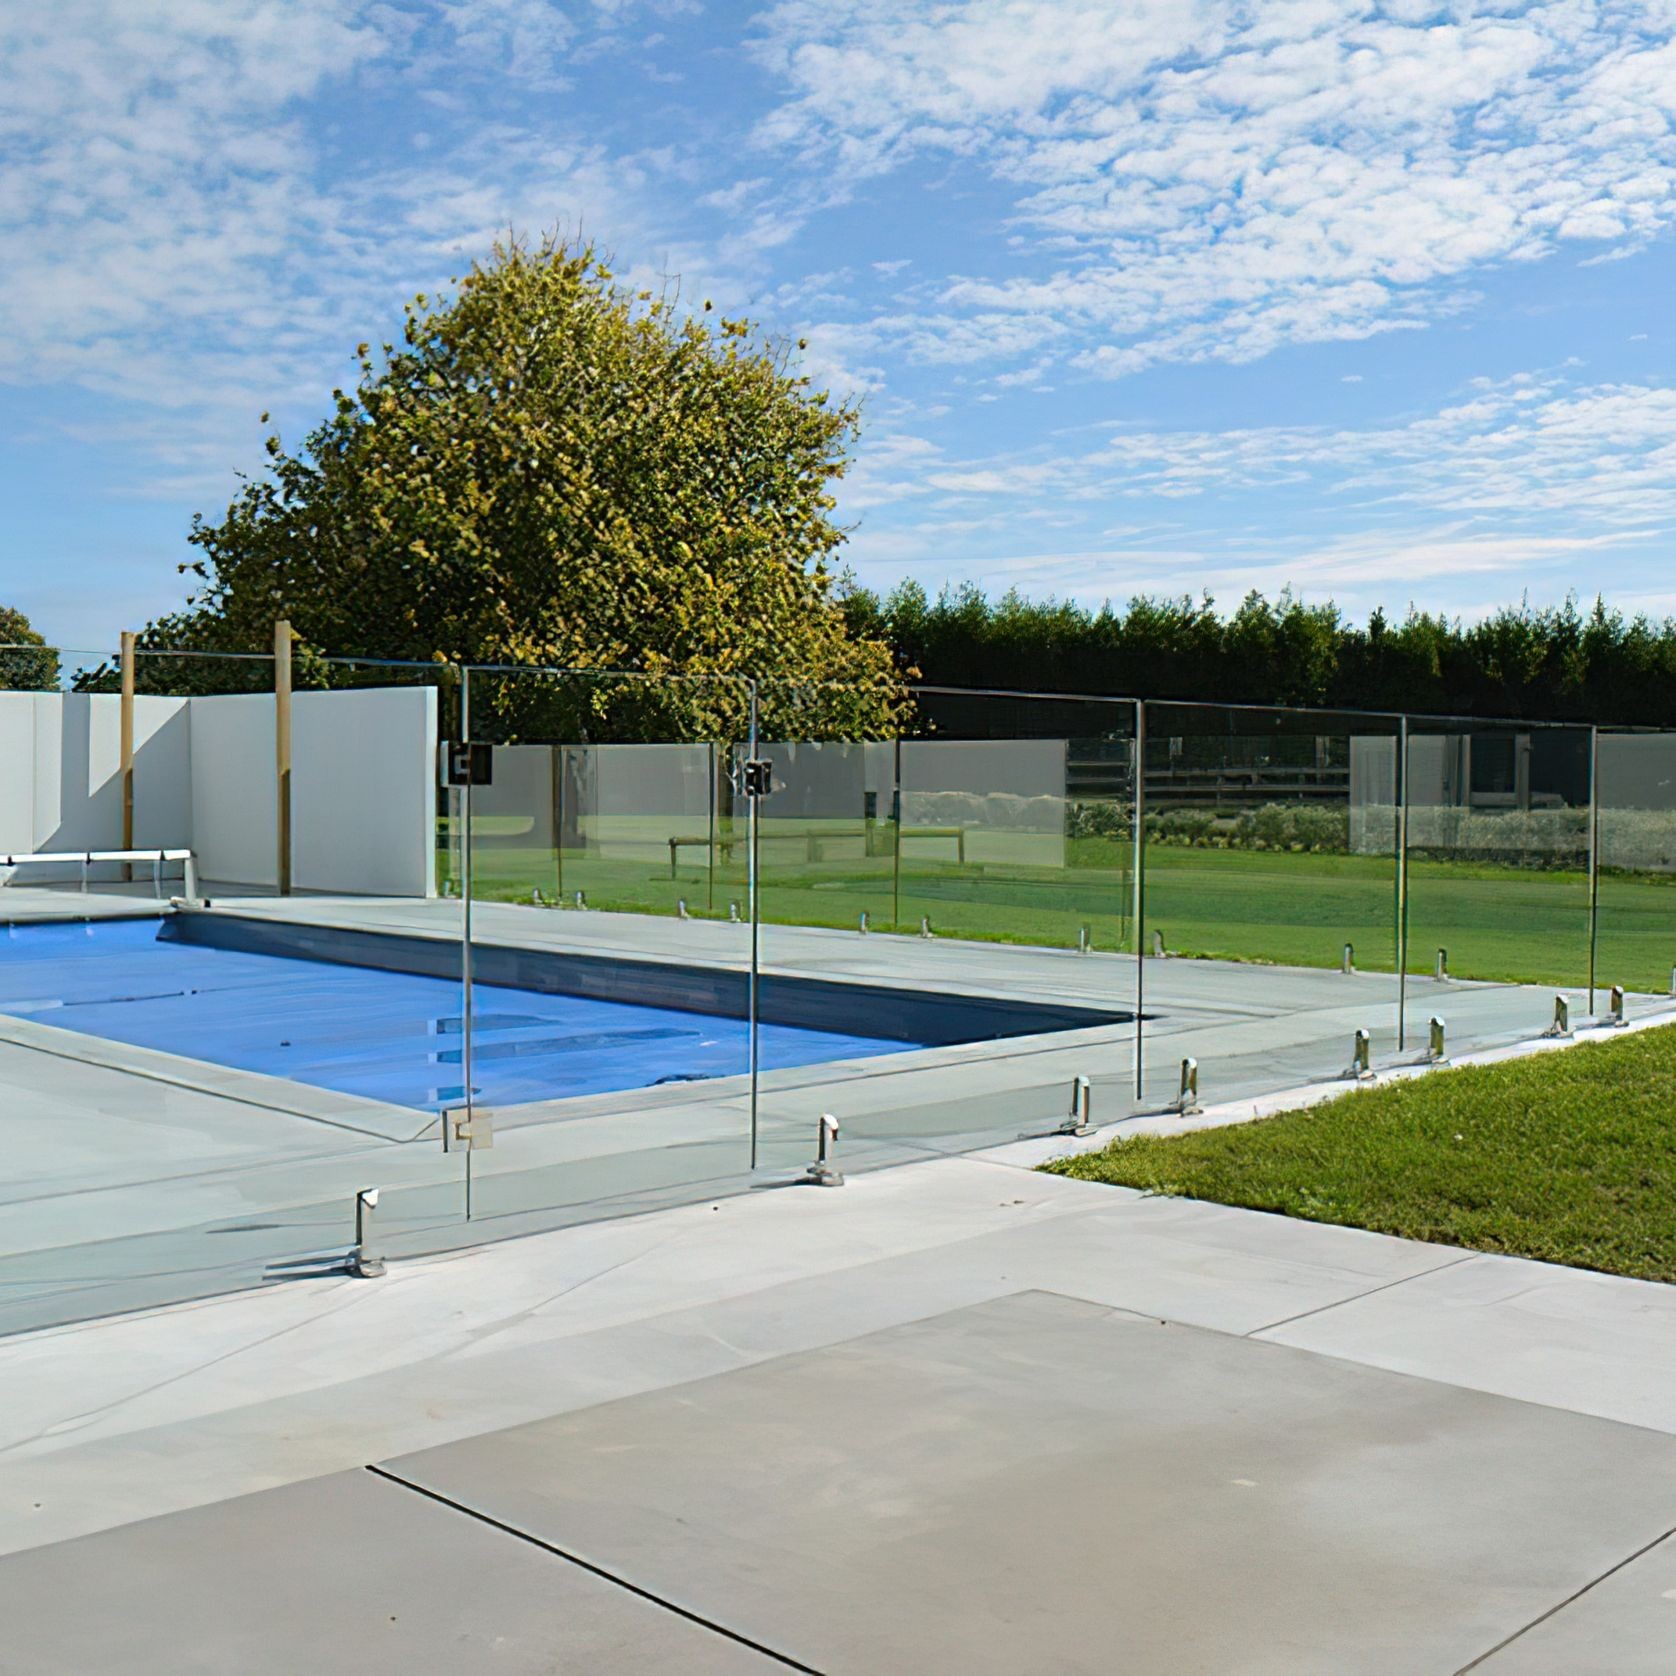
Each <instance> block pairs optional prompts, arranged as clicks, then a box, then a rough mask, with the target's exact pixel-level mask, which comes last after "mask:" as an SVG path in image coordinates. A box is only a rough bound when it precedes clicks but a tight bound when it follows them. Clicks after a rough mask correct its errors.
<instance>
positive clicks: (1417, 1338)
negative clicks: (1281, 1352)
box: [1263, 1248, 1676, 1668]
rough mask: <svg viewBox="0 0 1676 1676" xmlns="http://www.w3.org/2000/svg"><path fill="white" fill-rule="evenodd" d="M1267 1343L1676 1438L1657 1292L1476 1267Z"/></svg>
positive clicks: (1670, 1305)
mask: <svg viewBox="0 0 1676 1676" xmlns="http://www.w3.org/2000/svg"><path fill="white" fill-rule="evenodd" d="M1434 1249H1436V1248H1434ZM1263 1336H1264V1337H1266V1338H1272V1339H1274V1340H1275V1341H1276V1342H1277V1343H1280V1344H1290V1345H1295V1346H1297V1347H1299V1348H1300V1349H1305V1350H1318V1351H1322V1352H1324V1353H1326V1354H1328V1355H1332V1356H1345V1357H1349V1358H1351V1359H1352V1360H1354V1361H1358V1362H1365V1363H1368V1364H1369V1365H1371V1366H1374V1367H1383V1368H1390V1369H1393V1370H1394V1371H1397V1372H1401V1373H1418V1374H1423V1375H1424V1376H1425V1377H1427V1378H1429V1379H1445V1380H1448V1381H1450V1382H1451V1383H1452V1384H1458V1385H1469V1386H1472V1387H1473V1388H1474V1389H1476V1390H1480V1391H1493V1392H1499V1393H1502V1394H1504V1395H1509V1396H1518V1397H1520V1398H1523V1399H1524V1400H1525V1401H1527V1402H1542V1403H1551V1404H1552V1405H1554V1406H1555V1407H1557V1408H1569V1409H1574V1410H1576V1411H1578V1412H1579V1413H1584V1414H1597V1415H1600V1416H1602V1417H1603V1418H1605V1419H1610V1420H1622V1421H1626V1422H1628V1423H1629V1424H1631V1425H1637V1426H1654V1427H1657V1428H1659V1429H1660V1430H1662V1431H1676V1287H1671V1286H1663V1285H1660V1284H1659V1283H1658V1282H1656V1281H1650V1280H1627V1279H1625V1278H1624V1277H1623V1276H1621V1275H1604V1274H1591V1273H1589V1272H1588V1271H1587V1270H1585V1269H1569V1268H1562V1267H1561V1266H1559V1265H1558V1264H1554V1263H1536V1262H1532V1261H1530V1260H1529V1259H1527V1258H1520V1257H1495V1256H1484V1255H1471V1256H1468V1257H1467V1258H1466V1259H1465V1261H1462V1262H1459V1263H1452V1264H1449V1265H1448V1266H1446V1267H1445V1266H1439V1267H1437V1268H1435V1269H1433V1270H1432V1271H1431V1272H1430V1273H1428V1274H1425V1275H1420V1276H1417V1277H1416V1278H1415V1279H1414V1280H1411V1281H1409V1282H1408V1283H1407V1284H1405V1285H1403V1286H1400V1287H1392V1288H1390V1289H1389V1290H1385V1291H1379V1292H1369V1293H1367V1294H1366V1295H1365V1296H1363V1297H1359V1298H1355V1299H1353V1300H1351V1301H1349V1302H1346V1303H1343V1304H1340V1305H1338V1306H1337V1307H1335V1308H1333V1309H1329V1310H1324V1311H1322V1312H1321V1313H1320V1314H1318V1315H1311V1316H1307V1317H1305V1318H1303V1319H1302V1320H1298V1321H1293V1322H1290V1323H1288V1324H1286V1325H1284V1326H1277V1327H1276V1328H1274V1329H1273V1330H1272V1331H1271V1332H1267V1333H1265V1334H1264V1335H1263ZM1672 1522H1673V1523H1676V1520H1673V1521H1672ZM1672 1664H1673V1668H1676V1657H1673V1660H1672Z"/></svg>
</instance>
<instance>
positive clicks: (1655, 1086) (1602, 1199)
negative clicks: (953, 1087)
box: [1044, 1029, 1676, 1281]
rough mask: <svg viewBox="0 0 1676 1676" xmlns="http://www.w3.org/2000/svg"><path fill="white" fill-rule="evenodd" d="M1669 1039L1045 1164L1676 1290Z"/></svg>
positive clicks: (1588, 1046) (1404, 1086)
mask: <svg viewBox="0 0 1676 1676" xmlns="http://www.w3.org/2000/svg"><path fill="white" fill-rule="evenodd" d="M1673 1112H1676V1029H1657V1030H1648V1031H1642V1032H1638V1033H1636V1034H1635V1035H1633V1036H1619V1037H1616V1038H1614V1039H1610V1040H1602V1041H1597V1042H1589V1043H1585V1044H1581V1045H1578V1046H1576V1047H1572V1048H1567V1049H1565V1050H1563V1051H1561V1052H1557V1053H1546V1054H1539V1055H1536V1056H1533V1057H1531V1058H1529V1059H1522V1060H1515V1061H1511V1062H1509V1063H1505V1064H1499V1065H1480V1066H1469V1067H1465V1068H1463V1069H1460V1070H1454V1071H1438V1072H1434V1073H1431V1074H1429V1075H1426V1076H1423V1077H1420V1078H1417V1079H1415V1080H1412V1081H1408V1082H1402V1083H1393V1084H1387V1085H1386V1086H1384V1087H1380V1088H1375V1089H1368V1090H1362V1091H1358V1092H1354V1093H1349V1094H1345V1095H1343V1096H1341V1097H1340V1098H1338V1099H1336V1100H1332V1101H1329V1102H1328V1103H1326V1104H1325V1105H1321V1106H1316V1107H1314V1108H1311V1109H1308V1110H1303V1111H1295V1112H1287V1113H1284V1114H1282V1115H1280V1116H1277V1117H1272V1118H1266V1119H1263V1120H1260V1121H1257V1122H1252V1123H1242V1124H1237V1125H1234V1126H1233V1127H1230V1128H1226V1129H1207V1130H1201V1131H1199V1132H1197V1133H1194V1134H1187V1135H1180V1136H1158V1137H1153V1136H1135V1137H1134V1138H1132V1139H1129V1140H1121V1141H1117V1142H1115V1143H1114V1144H1113V1145H1111V1146H1110V1147H1108V1148H1106V1149H1105V1150H1104V1151H1101V1152H1096V1153H1090V1154H1087V1155H1085V1156H1083V1157H1080V1158H1071V1159H1064V1160H1061V1161H1059V1162H1057V1163H1054V1164H1049V1165H1045V1166H1044V1168H1045V1169H1047V1170H1049V1171H1050V1172H1052V1173H1054V1174H1058V1175H1065V1176H1072V1177H1075V1178H1076V1179H1078V1180H1080V1181H1100V1182H1110V1183H1114V1184H1117V1185H1121V1186H1124V1187H1138V1188H1141V1189H1144V1190H1145V1191H1147V1192H1152V1193H1162V1194H1169V1195H1173V1196H1178V1197H1185V1198H1193V1199H1208V1200H1213V1201H1215V1202H1216V1203H1218V1204H1225V1205H1242V1206H1246V1207H1248V1208H1250V1209H1252V1210H1264V1211H1276V1212H1279V1213H1280V1214H1282V1215H1285V1216H1296V1217H1301V1218H1303V1219H1305V1220H1307V1221H1311V1222H1331V1223H1337V1224H1340V1225H1342V1226H1347V1227H1355V1228H1370V1229H1373V1230H1374V1231H1375V1232H1378V1233H1383V1234H1400V1235H1402V1236H1403V1237H1405V1238H1408V1239H1417V1240H1430V1241H1434V1242H1437V1243H1439V1244H1444V1245H1455V1246H1463V1247H1466V1248H1469V1249H1471V1250H1474V1251H1496V1252H1507V1253H1511V1254H1513V1255H1516V1256H1520V1257H1536V1258H1540V1259H1542V1260H1543V1261H1544V1262H1553V1263H1568V1264H1572V1265H1574V1266H1577V1267H1582V1268H1589V1269H1603V1270H1606V1271H1607V1272H1609V1273H1612V1274H1622V1275H1633V1276H1636V1277H1637V1278H1639V1279H1643V1280H1662V1281H1676V1123H1673V1122H1672V1113H1673Z"/></svg>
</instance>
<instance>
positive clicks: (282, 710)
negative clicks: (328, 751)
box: [274, 617, 292, 896]
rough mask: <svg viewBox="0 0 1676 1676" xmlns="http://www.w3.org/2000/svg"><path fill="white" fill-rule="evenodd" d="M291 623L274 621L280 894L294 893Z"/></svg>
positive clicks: (277, 879)
mask: <svg viewBox="0 0 1676 1676" xmlns="http://www.w3.org/2000/svg"><path fill="white" fill-rule="evenodd" d="M291 638H292V637H291V625H290V623H288V622H287V621H286V620H285V619H284V618H283V617H282V618H280V620H279V621H278V622H277V623H275V624H274V769H275V772H276V774H277V776H278V793H279V796H278V820H277V825H278V837H279V849H278V867H277V869H276V875H277V877H276V882H277V884H278V886H279V894H280V895H281V896H289V895H290V894H291Z"/></svg>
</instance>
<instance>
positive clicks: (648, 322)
mask: <svg viewBox="0 0 1676 1676" xmlns="http://www.w3.org/2000/svg"><path fill="white" fill-rule="evenodd" d="M357 358H358V361H359V371H360V376H359V380H358V383H357V385H356V387H355V388H354V390H352V391H348V392H346V391H343V390H337V391H334V392H333V411H332V413H331V415H330V417H328V418H327V419H326V421H325V422H324V423H323V424H321V425H320V426H319V427H318V428H317V429H316V430H314V431H313V432H311V433H310V434H309V435H308V437H307V438H306V439H305V441H304V443H303V446H302V448H301V449H300V450H299V451H297V452H289V451H287V450H286V448H285V447H284V446H283V445H282V443H281V440H280V438H279V437H278V436H271V437H270V438H269V439H268V442H267V452H268V455H269V464H268V468H267V470H266V472H265V473H264V475H263V476H261V477H260V478H259V479H256V480H252V481H249V482H247V483H246V484H245V486H244V488H243V489H242V490H241V491H240V493H239V494H238V496H237V497H236V498H235V499H234V501H233V502H232V504H231V505H230V506H229V507H228V509H227V513H226V516H225V517H224V518H222V519H220V520H219V521H217V522H213V523H212V522H210V521H208V520H206V519H204V518H203V517H201V516H200V517H198V518H195V519H194V521H193V526H192V533H191V541H192V543H193V545H194V546H196V547H197V548H198V549H199V550H200V552H201V554H202V555H203V557H202V558H201V559H199V560H198V561H196V562H195V563H194V564H192V565H189V566H183V569H187V570H190V571H191V572H192V573H193V574H194V575H195V576H196V577H197V578H198V582H199V586H198V587H197V590H196V592H195V593H194V595H193V596H192V598H191V599H190V600H189V602H188V609H187V610H186V611H185V612H184V613H181V614H179V615H177V616H175V617H172V618H168V619H165V620H163V621H161V622H159V623H155V624H153V625H152V627H151V629H150V630H148V631H147V633H146V635H145V636H144V637H143V639H142V644H143V645H148V646H161V645H171V646H180V647H195V648H198V649H203V650H223V651H244V652H250V651H260V650H262V649H264V648H265V647H266V646H267V645H268V643H269V639H270V637H271V626H272V623H273V621H274V620H275V619H276V618H278V617H288V618H289V619H290V620H291V622H292V624H293V626H294V627H295V629H296V630H297V632H298V634H299V635H300V636H301V637H302V639H303V641H304V642H305V643H306V645H307V646H308V647H309V648H311V649H313V650H314V651H316V652H320V653H328V654H332V655H340V656H343V655H347V656H363V657H384V658H407V659H420V660H442V661H448V662H453V663H473V664H497V665H498V664H511V665H520V666H525V665H530V666H547V667H552V666H558V667H563V668H580V669H586V670H629V671H634V672H636V674H637V675H639V676H642V677H646V678H647V679H640V680H635V681H628V682H623V681H605V680H601V681H598V682H586V681H581V680H576V679H566V680H562V681H561V680H538V679H530V680H526V681H520V680H518V679H517V678H513V677H505V678H498V679H487V678H486V679H484V680H483V681H482V682H479V683H474V687H480V688H481V690H482V694H483V696H482V697H481V698H479V697H478V696H476V692H475V691H474V697H473V713H474V729H473V731H474V732H485V731H486V728H487V725H488V723H487V721H484V722H482V724H481V725H478V724H479V719H480V718H481V716H482V710H481V709H480V706H486V707H487V708H488V709H489V710H490V711H491V712H492V715H493V718H494V722H495V725H497V726H498V727H500V728H501V729H502V730H503V732H505V734H506V736H508V737H510V736H511V735H512V734H513V733H515V732H517V731H519V730H520V729H530V728H535V727H548V728H560V727H563V728H569V727H577V728H585V729H588V730H589V731H590V733H591V736H593V737H596V738H604V737H613V736H615V737H641V738H648V737H660V736H661V737H669V738H679V737H694V736H700V737H701V736H706V735H710V736H719V735H720V734H722V733H730V732H731V733H735V734H736V733H737V731H738V729H739V727H740V726H741V724H742V718H743V709H744V701H743V697H742V693H743V687H742V685H741V684H740V683H739V682H738V680H737V677H740V676H746V675H749V676H755V677H757V678H759V679H761V680H762V681H763V682H764V683H765V687H764V693H763V711H764V714H763V720H764V724H765V727H766V728H767V729H768V730H769V731H773V730H775V728H776V724H779V725H781V726H791V725H793V724H795V726H796V728H797V729H798V730H799V731H802V732H814V731H820V730H823V729H831V728H847V729H850V730H852V731H855V732H858V733H861V734H867V733H878V732H881V731H887V730H889V728H890V727H891V726H892V725H893V723H894V722H895V720H896V718H897V717H898V716H899V715H901V714H902V713H903V712H904V710H905V707H906V701H905V697H904V693H903V687H902V683H901V681H900V679H899V678H898V676H897V673H896V671H895V669H894V666H893V664H892V660H891V656H890V652H889V650H888V648H887V647H886V646H884V645H883V644H881V643H880V642H878V641H876V640H872V639H867V638H860V637H857V636H854V635H852V634H850V633H849V632H848V628H847V625H846V620H845V616H844V613H843V611H842V609H841V607H840V604H839V601H838V600H837V598H836V597H835V594H834V580H835V578H834V571H833V556H834V554H835V553H836V552H837V550H838V548H839V546H840V544H841V542H842V540H843V531H842V530H841V529H840V528H839V527H838V526H837V525H836V524H835V523H834V522H833V521H832V517H831V512H832V507H833V498H832V493H831V489H832V485H833V483H834V481H835V480H836V479H837V478H838V477H840V476H841V475H842V474H843V471H844V468H845V450H846V448H847V446H848V445H849V443H850V441H851V439H852V438H853V435H854V433H855V429H856V420H857V415H856V411H855V409H854V408H852V407H848V406H845V405H842V404H836V403H834V402H832V401H831V400H829V398H828V397H827V395H826V394H825V393H823V392H817V391H813V390H811V389H810V388H809V381H808V379H807V378H806V377H804V376H801V375H799V374H798V373H797V371H796V370H795V368H794V367H793V365H792V364H791V354H790V350H789V348H788V347H786V346H780V347H775V346H773V345H769V344H767V343H765V342H763V341H762V340H761V339H760V338H759V337H758V336H757V335H756V333H755V331H754V329H753V328H752V326H751V325H750V324H749V323H748V322H746V321H743V320H728V319H721V318H715V319H714V321H713V323H712V316H711V312H710V305H709V304H708V303H706V304H705V305H704V308H703V311H701V312H700V313H699V314H698V315H696V316H694V315H690V314H683V313H682V312H681V310H680V308H679V306H678V304H677V303H676V302H675V301H674V300H672V299H671V298H668V297H657V296H654V295H652V294H651V293H650V292H647V291H640V292H637V293H630V292H628V291H626V290H624V289H623V288H622V287H620V286H619V285H618V284H617V282H616V281H615V279H614V278H613V276H612V274H611V272H610V270H609V269H608V268H607V267H606V265H605V264H604V263H603V262H602V261H601V260H600V259H599V258H598V257H597V256H596V254H595V252H594V251H593V249H592V248H591V247H570V246H565V245H562V244H559V243H555V242H553V241H551V240H546V241H543V242H542V243H541V244H539V245H538V246H536V247H535V248H529V247H527V246H525V245H524V244H522V243H520V242H518V241H516V240H513V241H510V242H507V243H505V244H503V245H498V246H497V247H496V249H495V251H494V254H493V257H492V258H491V259H490V260H488V261H487V262H485V263H483V264H480V265H476V266H474V267H473V268H472V270H471V272H470V273H468V274H467V275H466V276H465V278H464V279H462V280H461V281H460V282H459V283H458V285H457V287H456V288H455V291H454V293H453V295H452V296H451V297H448V298H441V299H433V298H429V297H426V296H424V295H421V296H419V297H418V298H416V299H415V301H414V302H412V303H411V304H409V305H408V307H407V310H406V327H405V331H404V333H403V337H402V341H401V343H400V344H399V345H392V344H385V345H384V346H383V353H382V354H381V355H376V356H375V355H374V354H373V353H372V352H371V351H370V350H369V348H368V346H367V345H365V344H362V345H361V346H360V347H359V349H358V350H357ZM678 677H721V678H723V679H719V680H715V681H705V680H698V679H687V680H683V679H678ZM730 677H731V678H733V679H727V678H730Z"/></svg>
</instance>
